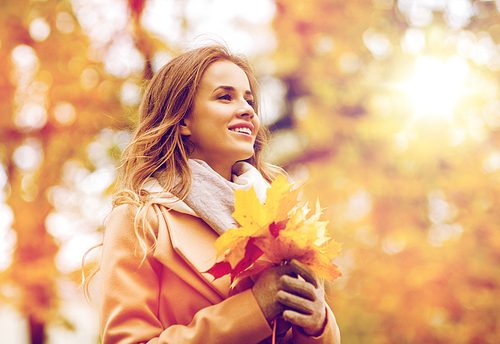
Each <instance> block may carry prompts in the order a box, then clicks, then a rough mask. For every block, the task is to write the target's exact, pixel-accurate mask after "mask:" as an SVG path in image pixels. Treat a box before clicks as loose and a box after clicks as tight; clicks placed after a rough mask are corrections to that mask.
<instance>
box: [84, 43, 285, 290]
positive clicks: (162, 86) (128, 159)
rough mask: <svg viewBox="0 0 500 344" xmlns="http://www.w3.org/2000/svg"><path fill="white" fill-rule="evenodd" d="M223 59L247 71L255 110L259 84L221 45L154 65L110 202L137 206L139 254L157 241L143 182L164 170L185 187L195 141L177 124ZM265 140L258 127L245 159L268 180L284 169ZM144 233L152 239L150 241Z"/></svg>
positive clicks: (166, 178) (173, 185)
mask: <svg viewBox="0 0 500 344" xmlns="http://www.w3.org/2000/svg"><path fill="white" fill-rule="evenodd" d="M221 60H227V61H230V62H233V63H234V64H236V65H237V66H238V67H240V68H241V69H242V70H243V71H244V72H245V74H246V75H247V77H248V81H249V83H250V88H251V91H252V94H253V96H254V108H255V112H256V113H257V114H258V113H259V86H258V83H257V79H256V78H255V76H254V74H253V71H252V68H251V67H250V64H249V63H248V62H247V60H246V59H245V58H244V57H242V56H240V55H234V54H231V53H230V52H229V51H228V49H227V48H226V47H224V46H221V45H210V46H205V47H202V48H198V49H194V50H191V51H189V52H186V53H184V54H182V55H179V56H177V57H175V58H174V59H172V60H171V61H170V62H168V63H167V64H166V65H165V66H163V67H162V68H161V69H160V70H158V72H157V73H156V74H155V75H154V76H153V78H152V79H151V80H150V82H149V84H148V86H147V88H146V90H145V93H144V97H143V99H142V102H141V105H140V107H139V122H138V125H137V128H136V129H135V131H134V134H133V137H132V139H131V142H130V143H129V145H128V146H127V147H126V148H125V150H124V151H123V154H122V156H121V159H120V163H119V168H118V170H119V177H118V184H117V187H118V190H119V191H118V192H117V193H116V195H115V198H114V201H113V207H116V206H118V205H122V204H129V205H132V206H134V207H135V208H136V209H137V212H136V213H135V219H134V230H135V234H136V237H137V239H138V242H139V245H140V246H141V248H142V250H143V254H144V257H143V259H145V258H146V255H147V252H148V250H151V249H153V248H154V247H155V245H156V235H155V231H154V228H151V226H150V224H149V223H148V221H147V213H148V211H149V209H150V207H151V205H152V203H153V201H152V200H151V198H150V197H149V194H148V192H147V191H145V190H144V189H143V186H144V184H145V183H146V182H147V180H148V178H150V177H152V176H153V175H154V174H155V173H156V172H158V171H162V182H163V183H164V185H163V186H164V188H165V190H166V191H169V192H172V193H174V194H176V195H177V196H178V197H179V198H181V199H182V198H184V197H185V196H186V195H187V193H188V192H189V189H190V186H191V172H190V169H189V166H188V157H189V155H190V153H191V152H192V149H193V146H192V144H191V142H190V141H189V139H188V138H187V137H185V136H182V135H181V132H180V126H181V123H182V121H183V119H184V118H185V117H186V115H188V114H189V113H190V111H191V110H192V108H193V105H194V99H195V95H196V92H197V90H198V87H199V85H200V82H201V79H202V77H203V74H204V72H205V71H206V70H207V68H208V67H209V66H210V65H211V64H212V63H214V62H216V61H221ZM267 140H268V131H267V129H266V128H265V127H264V126H260V128H259V131H258V133H257V138H256V140H255V144H254V155H253V156H252V157H251V158H249V159H247V160H246V161H247V162H249V163H250V164H252V165H253V166H254V167H256V168H257V170H259V172H260V173H261V174H262V176H263V177H264V178H265V179H266V180H267V181H268V182H271V181H272V180H273V179H274V178H275V177H276V176H277V175H278V174H280V173H283V170H282V169H280V168H279V167H277V166H274V165H271V164H269V163H266V162H264V161H263V160H262V153H263V148H264V147H265V145H266V143H267ZM146 238H153V240H154V242H153V244H152V245H150V244H149V243H148V242H147V240H146ZM84 259H85V257H84ZM82 265H83V262H82ZM82 268H83V266H82ZM98 270H99V266H97V267H96V268H95V269H94V270H93V271H92V272H91V273H90V275H89V276H88V278H85V276H84V282H83V285H84V288H85V293H86V295H88V283H89V281H90V279H92V277H93V276H94V275H95V274H96V273H97V271H98Z"/></svg>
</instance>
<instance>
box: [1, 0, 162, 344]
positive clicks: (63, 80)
mask: <svg viewBox="0 0 500 344" xmlns="http://www.w3.org/2000/svg"><path fill="white" fill-rule="evenodd" d="M130 3H131V4H132V7H131V8H132V11H131V12H130V13H133V15H131V18H133V20H132V23H133V24H135V25H133V28H135V29H136V31H137V32H139V31H140V28H139V27H137V26H138V23H139V19H140V15H141V13H142V8H143V7H144V5H143V4H144V1H132V0H131V1H130ZM0 22H2V29H1V31H0V57H1V60H2V61H4V62H6V63H2V64H1V65H0V111H1V112H2V116H1V117H0V138H1V143H0V162H1V164H2V165H3V166H5V169H6V172H7V177H8V184H7V186H6V188H5V190H3V192H4V194H5V195H6V197H5V198H6V203H7V204H8V205H9V206H10V208H11V209H12V211H13V214H14V223H13V226H12V227H13V229H14V230H15V232H16V233H17V243H16V248H15V253H14V259H13V263H12V265H11V266H10V267H9V268H8V269H7V270H6V271H4V272H1V274H0V276H1V278H0V281H1V282H0V283H1V284H2V285H13V286H15V288H16V290H17V293H15V295H16V296H15V297H14V298H12V297H11V301H12V302H13V303H14V304H15V305H16V306H17V307H18V309H19V310H20V311H21V313H22V314H23V315H25V316H26V317H27V319H28V321H29V327H30V336H31V342H32V343H44V342H45V340H46V335H45V328H46V325H47V323H48V322H49V321H50V320H52V319H53V317H54V314H55V311H56V309H57V307H58V295H57V289H56V282H57V279H58V276H59V275H60V272H58V271H57V269H56V267H55V264H54V257H55V255H56V253H57V251H58V242H57V240H55V239H54V237H52V236H51V235H50V234H49V233H48V232H47V230H46V225H45V222H46V219H47V216H48V215H49V214H50V213H51V212H52V211H53V210H54V204H53V200H52V199H51V196H50V195H51V188H52V187H54V186H56V185H58V184H59V183H60V182H61V175H62V174H63V170H64V169H65V168H66V167H67V162H68V161H75V160H77V161H81V162H82V164H83V166H84V167H85V168H87V169H88V170H90V171H92V170H93V169H94V168H95V167H94V166H93V164H92V163H91V161H90V160H89V159H88V155H87V145H88V144H89V143H90V142H92V141H93V140H95V137H96V135H98V134H99V133H100V131H101V130H102V129H103V128H107V127H112V128H113V129H114V130H119V129H123V128H125V127H126V126H127V125H128V124H130V123H129V122H130V121H129V119H127V118H126V116H124V115H123V114H124V113H127V111H124V110H125V109H124V106H123V105H122V104H121V102H120V99H119V97H118V95H119V90H120V87H121V86H122V84H123V83H124V78H123V77H116V76H114V75H112V74H110V73H109V72H108V71H106V69H105V67H104V64H103V62H101V60H102V57H101V55H102V53H103V52H102V51H97V50H96V47H95V46H92V45H91V44H90V42H89V39H88V37H87V35H85V34H84V33H83V32H82V29H81V27H80V25H79V21H78V20H77V18H76V16H75V14H74V12H73V8H72V4H71V3H70V2H69V1H65V0H47V1H29V0H23V1H2V2H1V3H0ZM132 34H133V33H132ZM134 37H136V41H135V42H136V45H137V46H138V47H139V48H140V49H142V50H143V51H144V52H145V54H144V55H145V56H146V57H147V59H148V60H149V58H150V57H151V55H150V54H151V53H152V52H151V49H152V48H154V44H160V43H159V42H158V41H155V40H151V41H153V43H150V44H149V45H148V44H147V43H148V42H147V37H145V35H144V34H142V35H140V36H139V35H134ZM144 74H145V76H146V77H149V76H150V75H151V67H150V66H149V64H148V65H147V66H146V68H145V72H144ZM141 82H142V81H141ZM67 230H68V231H71V230H72V229H71V228H68V229H67Z"/></svg>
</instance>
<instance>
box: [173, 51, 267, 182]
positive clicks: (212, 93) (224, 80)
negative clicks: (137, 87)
mask: <svg viewBox="0 0 500 344" xmlns="http://www.w3.org/2000/svg"><path fill="white" fill-rule="evenodd" d="M252 104H253V95H252V92H251V90H250V83H249V82H248V78H247V76H246V74H245V72H244V71H243V70H242V69H241V68H240V67H238V66H237V65H235V64H234V63H232V62H230V61H227V60H221V61H217V62H214V63H212V64H211V65H210V66H209V67H208V68H207V69H206V71H205V73H204V74H203V77H202V78H201V82H200V85H199V87H198V90H197V93H196V96H195V100H194V106H193V110H192V111H191V112H190V113H189V114H188V115H187V116H186V118H185V119H184V123H183V124H182V125H181V134H182V135H184V136H188V137H189V141H191V143H193V145H194V151H193V152H192V153H191V155H190V156H189V157H190V158H192V159H200V160H203V161H205V162H206V163H207V164H208V165H210V167H212V169H214V170H215V171H217V172H218V173H219V174H221V175H222V176H223V177H225V178H228V179H229V177H230V176H231V167H232V166H233V165H234V163H235V162H237V161H239V160H245V159H248V158H250V157H251V156H252V155H253V154H254V143H255V138H256V136H257V131H258V130H259V124H260V123H259V118H258V116H257V114H256V113H255V111H254V108H253V107H252Z"/></svg>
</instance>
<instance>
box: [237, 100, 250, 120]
mask: <svg viewBox="0 0 500 344" xmlns="http://www.w3.org/2000/svg"><path fill="white" fill-rule="evenodd" d="M236 115H237V116H238V117H242V118H243V117H245V116H248V118H249V119H252V118H253V117H254V116H255V110H254V108H253V107H252V106H251V105H250V104H248V103H247V102H246V101H245V104H244V105H242V106H241V107H240V108H239V109H238V110H237V113H236Z"/></svg>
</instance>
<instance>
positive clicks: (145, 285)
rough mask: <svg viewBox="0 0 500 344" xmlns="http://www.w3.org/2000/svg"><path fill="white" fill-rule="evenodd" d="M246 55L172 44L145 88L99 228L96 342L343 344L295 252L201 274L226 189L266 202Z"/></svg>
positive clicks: (224, 208) (227, 215)
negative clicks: (279, 261) (289, 257)
mask: <svg viewBox="0 0 500 344" xmlns="http://www.w3.org/2000/svg"><path fill="white" fill-rule="evenodd" d="M257 109H258V88H257V82H256V80H255V77H254V76H253V74H252V72H251V69H250V67H249V65H248V64H247V62H246V61H245V60H244V59H243V58H241V57H238V56H235V55H231V54H230V53H229V52H228V51H227V50H226V49H225V48H224V47H221V46H209V47H203V48H199V49H196V50H192V51H190V52H187V53H185V54H183V55H180V56H178V57H176V58H174V59H173V60H172V61H170V62H169V63H168V64H167V65H165V66H164V67H163V68H162V69H160V70H159V71H158V72H157V73H156V75H155V76H154V77H153V79H152V80H151V81H150V83H149V86H148V88H147V90H146V92H145V95H144V99H143V101H142V103H141V107H140V116H139V123H138V126H137V129H136V131H135V134H134V136H133V139H132V141H131V143H130V144H129V146H128V147H127V148H126V150H125V151H124V153H123V156H122V163H121V165H120V171H121V174H120V179H119V181H120V184H119V185H120V191H119V192H118V193H117V194H116V197H115V200H114V209H113V211H112V213H111V215H110V216H109V220H108V223H107V225H106V229H105V232H104V241H103V249H102V257H101V263H100V264H101V268H100V270H101V276H100V281H101V283H100V311H101V332H102V341H103V343H104V344H108V343H109V344H111V343H113V344H117V343H183V344H184V343H200V344H201V343H203V344H210V343H217V344H221V343H248V344H250V343H262V342H264V343H265V342H266V341H270V336H271V334H272V327H271V326H272V325H271V324H272V322H273V320H274V319H275V318H277V319H278V326H277V333H278V340H277V342H281V343H329V344H330V343H340V335H339V330H338V327H337V324H336V321H335V317H334V315H333V313H332V312H331V310H330V309H329V308H328V306H327V305H326V303H325V301H324V291H323V288H322V286H321V285H320V283H319V281H318V279H317V278H316V276H315V275H314V273H313V272H311V271H310V270H309V269H308V268H307V267H306V266H304V265H302V264H300V263H298V262H296V261H292V262H291V263H290V264H288V265H284V266H280V267H270V268H266V269H265V270H263V271H262V269H260V270H261V271H259V269H258V268H257V266H258V264H256V267H255V268H254V271H253V273H252V272H250V273H249V274H247V275H248V276H247V277H246V278H240V279H239V280H238V281H235V283H233V284H232V285H231V283H230V281H229V278H220V279H217V280H215V281H214V280H213V278H212V277H211V276H210V275H208V274H206V273H205V271H207V270H208V269H209V268H210V267H211V266H212V265H213V264H214V263H215V257H216V251H215V248H214V246H213V243H214V241H215V240H216V239H217V237H218V236H219V235H220V234H221V233H223V232H224V231H225V230H227V229H228V228H230V227H234V226H235V224H234V222H235V221H234V219H232V217H231V214H232V212H233V211H234V190H235V189H241V188H243V189H248V188H250V187H251V186H253V187H254V189H255V190H256V192H257V194H258V195H259V197H260V199H261V201H263V202H264V201H265V193H266V188H267V187H268V186H269V182H271V181H272V180H273V178H274V177H275V176H276V175H277V173H279V171H280V170H279V169H278V168H276V167H273V166H272V165H270V164H266V163H264V162H263V161H262V160H261V153H262V148H263V145H264V144H265V130H264V128H263V127H262V125H261V123H260V120H259V117H258V114H257V113H258V112H257Z"/></svg>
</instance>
